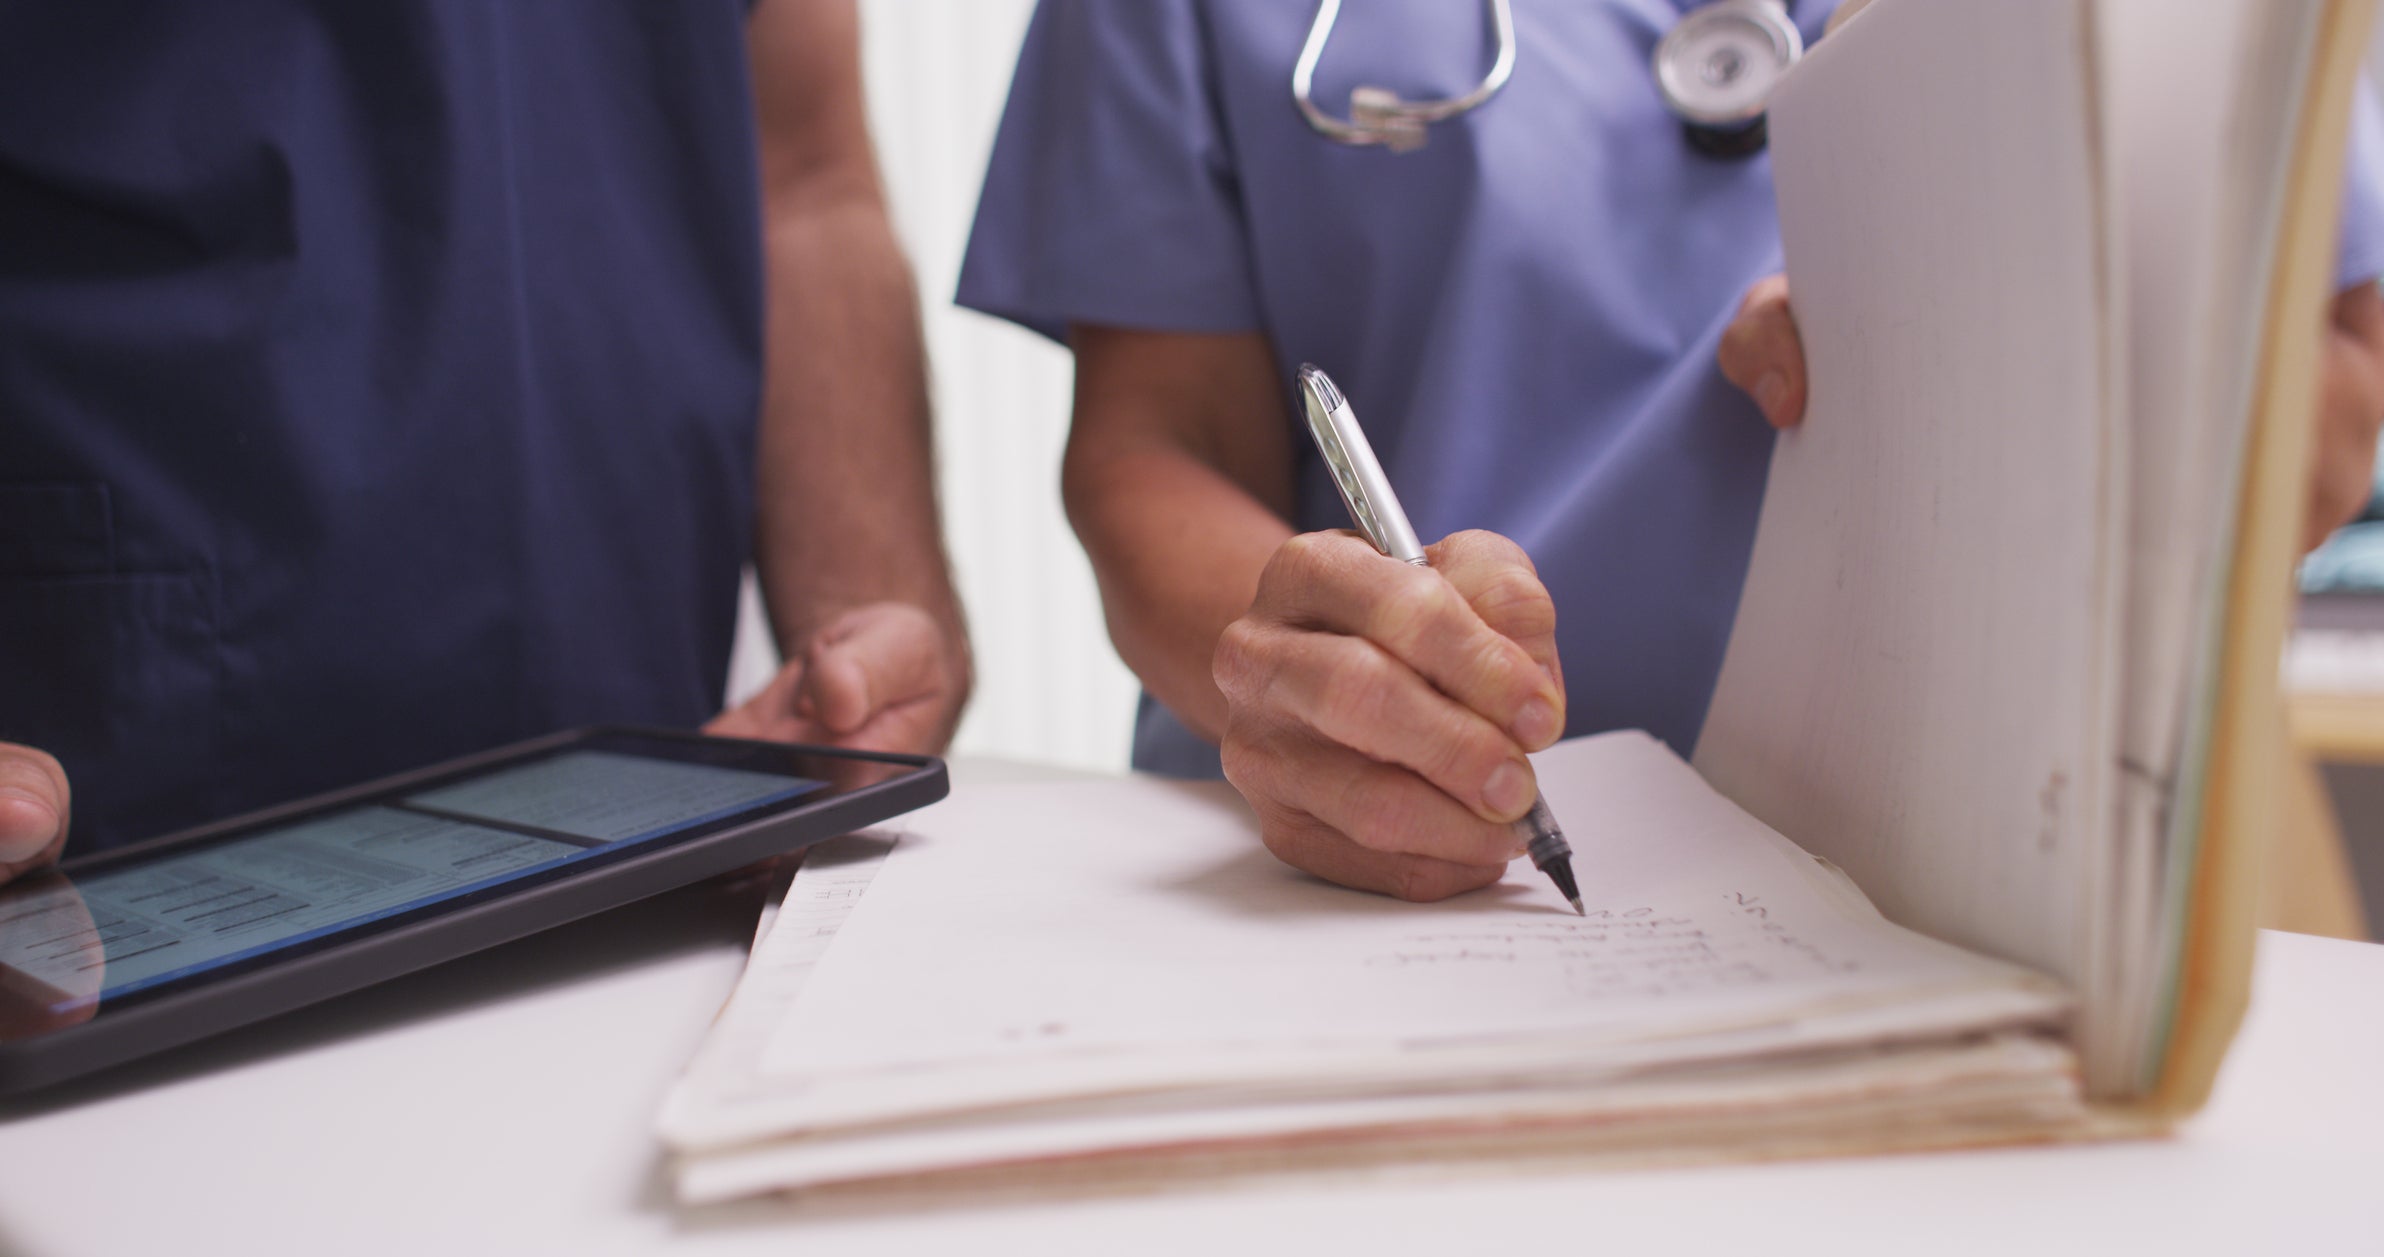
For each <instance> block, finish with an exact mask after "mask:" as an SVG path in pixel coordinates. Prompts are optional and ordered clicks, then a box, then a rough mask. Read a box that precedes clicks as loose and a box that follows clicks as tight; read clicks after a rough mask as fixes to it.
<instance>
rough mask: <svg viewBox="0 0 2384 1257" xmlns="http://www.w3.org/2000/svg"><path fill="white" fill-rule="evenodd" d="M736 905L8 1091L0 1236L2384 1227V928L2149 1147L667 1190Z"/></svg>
mask: <svg viewBox="0 0 2384 1257" xmlns="http://www.w3.org/2000/svg"><path fill="white" fill-rule="evenodd" d="M752 906H753V901H752V900H751V899H749V898H740V897H737V896H733V895H731V894H729V893H727V892H725V891H722V890H718V889H698V890H695V891H689V892H683V893H680V894H677V895H673V896H668V897H665V898H664V899H661V900H657V901H655V902H653V903H649V904H645V905H640V906H638V907H636V908H632V909H627V910H624V911H623V912H620V913H616V914H613V915H611V916H609V917H606V918H603V919H600V920H597V921H592V922H585V923H582V924H580V925H577V926H574V927H571V928H568V929H565V930H560V931H556V932H554V933H552V934H549V935H546V936H544V937H541V938H536V939H530V940H526V941H524V942H522V943H517V944H514V945H512V946H510V947H506V948H502V949H499V950H497V951H494V952H490V953H487V954H485V955H482V956H478V957H474V958H472V959H470V960H466V961H462V962H459V963H457V964H454V965H451V966H448V967H446V968H445V969H442V970H439V971H437V972H433V973H427V974H420V975H416V976H415V977H413V978H409V979H406V980H403V981H401V982H398V983H394V984H391V985H389V986H385V987H382V988H380V989H378V990H375V991H369V992H365V993H362V994H361V995H358V996H352V997H349V998H348V999H345V1000H342V1001H337V1002H335V1003H333V1004H329V1005H325V1006H322V1007H318V1008H315V1009H311V1010H308V1011H306V1012H304V1013H300V1014H297V1015H293V1016H291V1017H288V1018H284V1019H283V1020H281V1021H279V1022H276V1023H272V1024H269V1025H266V1026H260V1027H256V1028H253V1029H251V1030H249V1031H245V1032H242V1033H240V1034H238V1035H234V1036H229V1037H227V1038H224V1039H221V1040H218V1041H215V1042H212V1043H209V1044H206V1045H203V1046H201V1047H198V1048H195V1049H193V1050H191V1051H189V1052H187V1053H185V1054H184V1055H182V1056H181V1057H179V1058H177V1059H176V1060H175V1061H174V1062H173V1063H172V1064H171V1065H169V1066H163V1067H148V1068H144V1069H140V1070H138V1071H135V1072H128V1073H120V1074H118V1075H115V1076H112V1077H110V1078H108V1079H106V1080H104V1081H103V1082H102V1083H101V1084H100V1085H97V1086H86V1087H83V1088H80V1089H78V1090H77V1091H75V1092H73V1093H71V1096H72V1098H73V1099H75V1100H76V1102H75V1103H73V1104H71V1105H64V1106H53V1107H50V1108H48V1109H45V1110H39V1111H31V1112H25V1111H21V1110H10V1111H8V1112H7V1113H6V1115H5V1116H0V1252H10V1253H25V1254H33V1255H38V1257H49V1255H52V1254H57V1255H60V1257H65V1255H70V1254H84V1253H91V1254H147V1253H176V1254H180V1253H201V1254H207V1253H226V1254H234V1253H236V1254H244V1255H246V1254H256V1255H263V1254H280V1253H302V1254H308V1255H309V1257H315V1255H320V1254H376V1253H390V1254H404V1255H406V1257H423V1255H425V1254H432V1253H463V1254H478V1253H507V1254H510V1253H546V1252H554V1253H571V1254H585V1255H590V1257H593V1255H595V1254H605V1253H628V1252H637V1253H644V1252H654V1251H668V1252H674V1253H703V1254H718V1253H773V1254H776V1253H790V1252H791V1253H807V1254H813V1253H839V1254H841V1253H881V1252H882V1253H892V1252H903V1253H933V1254H939V1255H940V1254H968V1255H970V1257H984V1255H989V1254H1006V1253H1022V1254H1036V1255H1037V1257H1041V1255H1042V1254H1045V1253H1050V1252H1055V1251H1066V1252H1100V1253H1135V1254H1145V1253H1179V1252H1180V1253H1187V1254H1199V1255H1200V1257H1221V1255H1237V1257H1238V1255H1239V1254H1248V1253H1273V1252H1284V1251H1302V1250H1313V1251H1315V1252H1318V1253H1335V1252H1362V1253H1369V1254H1373V1253H1384V1254H1387V1253H1403V1252H1412V1253H1426V1254H1432V1255H1433V1257H1450V1255H1452V1254H1461V1253H1465V1254H1469V1253H1511V1254H1516V1255H1518V1257H1522V1255H1525V1254H1542V1253H1547V1254H1565V1255H1566V1257H1571V1255H1573V1254H1579V1253H1616V1252H1621V1253H1643V1252H1646V1253H1652V1252H1684V1253H1696V1252H1729V1253H1736V1254H1746V1255H1748V1257H1770V1255H1771V1254H1776V1253H1799V1252H1812V1253H1829V1254H1844V1253H1851V1252H1898V1253H1901V1252H1930V1253H1966V1252H1977V1253H1994V1254H1997V1257H2009V1255H2010V1254H2011V1253H2013V1252H2020V1253H2025V1254H2029V1255H2030V1257H2034V1255H2035V1254H2040V1253H2047V1252H2097V1253H2109V1252H2159V1253H2163V1254H2171V1253H2180V1252H2192V1253H2204V1252H2208V1253H2249V1252H2344V1251H2358V1252H2377V1251H2384V1148H2380V1147H2379V1134H2378V1132H2379V1131H2384V947H2378V946H2372V945H2366V944H2356V943H2337V942H2329V941H2324V940H2318V939H2309V938H2303V937H2299V936H2294V935H2277V934H2272V935H2268V936H2266V937H2264V939H2263V940H2262V949H2261V959H2260V979H2259V982H2260V985H2259V987H2258V996H2257V1000H2256V1006H2255V1010H2254V1013H2253V1017H2252V1020H2251V1023H2250V1025H2249V1026H2248V1027H2247V1029H2246V1031H2245V1034H2244V1036H2243V1037H2242V1039H2241V1040H2240V1041H2239V1043H2238V1048H2237V1051H2236V1052H2235V1054H2234V1056H2233V1058H2232V1059H2231V1060H2230V1062H2229V1064H2228V1067H2227V1073H2226V1075H2225V1077H2224V1078H2223V1079H2222V1082H2221V1085H2220V1089H2219V1094H2218V1098H2217V1100H2216V1102H2215V1103H2214V1104H2213V1106H2212V1108H2211V1109H2210V1111H2209V1112H2207V1113H2205V1114H2204V1115H2203V1116H2202V1117H2201V1118H2200V1119H2199V1120H2198V1121H2196V1122H2195V1123H2194V1124H2193V1125H2192V1126H2190V1127H2189V1128H2188V1129H2187V1131H2186V1133H2185V1134H2184V1135H2183V1136H2182V1137H2180V1138H2178V1139H2176V1140H2174V1141H2169V1142H2157V1143H2139V1144H2127V1145H2108V1146H2096V1147H2077V1148H2053V1149H2026V1150H2004V1151H1994V1152H1984V1153H1964V1154H1948V1155H1937V1156H1924V1157H1906V1158H1896V1159H1876V1160H1859V1161H1838V1162H1804V1163H1791V1164H1779V1165H1763V1166H1745V1167H1729V1168H1721V1169H1707V1170H1697V1171H1680V1172H1661V1173H1653V1172H1651V1173H1632V1174H1607V1175H1602V1176H1600V1175H1564V1174H1556V1173H1540V1174H1535V1175H1526V1176H1521V1177H1508V1178H1473V1179H1462V1180H1457V1181H1450V1182H1434V1183H1418V1182H1414V1181H1398V1182H1392V1183H1384V1182H1364V1181H1345V1182H1334V1183H1323V1184H1318V1183H1307V1184H1303V1185H1296V1186H1284V1185H1273V1186H1259V1187H1246V1188H1241V1189H1235V1190H1212V1191H1202V1192H1187V1193H1183V1194H1178V1195H1172V1196H1162V1197H1155V1198H1142V1199H1112V1200H1097V1201H1091V1202H1078V1203H1069V1204H1037V1205H1012V1206H1003V1207H981V1208H970V1209H946V1210H940V1211H930V1212H926V1213H914V1214H911V1215H908V1216H887V1215H883V1214H852V1213H846V1214H841V1215H825V1216H823V1215H820V1214H818V1213H806V1212H804V1211H803V1210H802V1209H801V1208H799V1207H796V1206H791V1205H787V1204H783V1203H763V1204H757V1205H748V1206H737V1207H732V1208H727V1209H721V1210H714V1211H708V1212H702V1213H691V1214H682V1213H679V1212H677V1211H675V1210H674V1209H673V1208H672V1207H671V1206H670V1205H669V1204H668V1203H667V1201H666V1197H665V1194H664V1191H663V1187H662V1183H661V1179H660V1176H659V1173H658V1163H657V1158H656V1150H655V1145H654V1141H653V1139H652V1136H651V1135H650V1133H649V1127H650V1123H651V1119H652V1115H653V1112H654V1108H655V1104H656V1102H657V1098H658V1097H659V1096H660V1094H661V1092H662V1089H663V1087H664V1085H665V1084H666V1082H667V1081H668V1080H669V1079H670V1078H671V1076H672V1075H673V1073H674V1072H675V1071H676V1070H677V1068H678V1067H679V1065H680V1063H681V1062H682V1061H683V1060H684V1059H685V1058H686V1056H687V1053H688V1052H689V1050H690V1049H691V1048H692V1047H693V1046H694V1044H695V1043H696V1041H697V1039H698V1038H699V1037H700V1036H701V1035H702V1034H703V1031H704V1026H705V1023H706V1020H707V1019H708V1018H709V1016H710V1015H711V1013H712V1011H713V1010H714V1009H715V1008H716V1007H718V1005H719V1003H720V1001H721V999H722V998H723V996H724V995H725V994H726V993H727V991H728V989H729V986H730V984H731V983H732V982H733V981H734V979H735V977H736V974H737V970H738V967H739V964H740V962H741V960H742V958H743V944H744V941H745V933H746V931H747V930H748V929H749V928H750V923H751V915H750V914H751V911H752ZM1618 1243H1619V1244H1622V1245H1627V1247H1615V1245H1617V1244H1618ZM1657 1246H1661V1247H1657Z"/></svg>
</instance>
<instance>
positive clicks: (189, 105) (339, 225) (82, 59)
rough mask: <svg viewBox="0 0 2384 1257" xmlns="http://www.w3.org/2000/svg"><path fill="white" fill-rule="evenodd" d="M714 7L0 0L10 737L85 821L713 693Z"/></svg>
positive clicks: (720, 277) (728, 618)
mask: <svg viewBox="0 0 2384 1257" xmlns="http://www.w3.org/2000/svg"><path fill="white" fill-rule="evenodd" d="M743 22H744V6H743V5H742V4H741V3H740V2H739V0H683V2H674V3H672V4H668V5H647V4H643V3H640V2H638V0H402V2H399V0H390V2H385V3H372V4H348V3H342V2H339V0H223V2H222V3H208V4H202V5H168V6H156V5H132V4H125V3H119V2H115V0H89V2H85V3H76V4H71V5H53V4H46V3H31V2H28V3H17V4H7V5H0V739H6V740H13V741H23V742H29V743H32V744H34V745H38V746H43V747H45V749H49V750H51V751H53V752H54V753H57V754H59V755H60V757H61V759H63V760H64V761H65V763H66V765H67V768H68V770H69V773H70V775H71V776H72V779H73V786H74V789H75V817H76V821H75V843H76V848H75V849H82V850H88V849H91V848H92V847H93V846H95V845H108V844H112V843H114V842H117V841H122V840H125V839H128V838H133V837H140V836H144V835H146V834H149V833H154V832H157V831H160V830H163V829H168V828H172V827H176V826H179V825H182V824H186V823H191V822H195V821H197V820H201V819H204V818H208V817H212V816H217V815H222V814H225V813H228V812H232V811H237V810H242V809H246V808H250V807H254V806H258V805H261V804H265V803H269V802H273V801H276V800H279V799H282V798H287V797H289V796H292V795H295V794H300V793H305V792H309V791H315V790H320V789H324V788H328V787H332V786H337V785H340V784H344V783H346V782H348V781H351V780H354V779H356V778H358V777H362V776H366V775H371V774H376V773H382V772H387V771H392V770H396V769H402V768H406V767H409V766H413V765H416V764H419V763H421V762H425V761H428V760H431V759H436V758H440V757H444V756H447V755H452V754H456V753H461V752H464V751H469V750H472V749H475V748H478V747H483V746H487V745H490V744H493V743H497V742H502V741H506V740H509V739H512V738H516V737H521V736H526V735H529V734H532V733H535V732H539V731H542V730H546V729H550V728H555V727H560V726H564V725H569V724H575V723H583V722H590V721H597V720H637V721H651V722H669V723H688V722H692V721H695V720H698V719H700V718H702V717H703V716H704V715H705V714H706V713H707V712H708V711H709V710H710V709H711V708H712V707H713V706H714V705H715V704H716V703H717V700H718V697H719V686H720V683H721V677H722V675H723V674H724V672H725V668H726V656H727V645H728V638H729V634H730V631H731V627H732V624H733V615H734V588H735V583H736V579H737V573H738V570H739V568H740V566H741V564H742V561H743V558H744V555H745V553H746V549H747V545H748V537H749V535H750V515H751V510H752V501H751V496H752V484H751V479H752V476H751V463H752V430H753V424H754V421H755V409H756V406H757V398H758V393H759V371H760V366H759V361H760V328H759V325H760V296H759V285H760V277H759V276H760V272H759V249H760V245H759V230H758V224H757V218H756V216H757V208H756V207H757V202H758V196H757V193H756V191H755V181H754V174H753V166H754V156H753V143H754V141H753V133H752V122H751V97H750V92H749V90H748V86H747V83H746V71H745V60H744V46H743Z"/></svg>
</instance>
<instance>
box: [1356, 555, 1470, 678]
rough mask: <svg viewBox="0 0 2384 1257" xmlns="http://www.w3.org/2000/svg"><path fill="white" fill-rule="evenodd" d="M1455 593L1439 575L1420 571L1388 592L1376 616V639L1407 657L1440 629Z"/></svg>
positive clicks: (1381, 601) (1379, 603)
mask: <svg viewBox="0 0 2384 1257" xmlns="http://www.w3.org/2000/svg"><path fill="white" fill-rule="evenodd" d="M1455 601H1456V594H1455V591H1454V590H1452V589H1451V588H1450V587H1449V583H1448V582H1447V581H1445V580H1443V579H1441V578H1440V577H1439V576H1438V575H1437V574H1435V573H1432V572H1428V571H1423V570H1420V569H1419V570H1416V571H1414V572H1413V573H1412V574H1410V575H1407V576H1405V577H1404V578H1402V579H1401V580H1400V581H1399V582H1398V583H1396V584H1395V585H1393V586H1392V587H1391V588H1390V589H1388V590H1386V591H1385V592H1384V593H1383V595H1382V597H1381V599H1380V601H1379V602H1378V603H1377V610H1376V614H1375V617H1374V624H1375V629H1376V634H1377V635H1376V640H1377V641H1379V642H1381V643H1382V644H1383V645H1384V646H1387V647H1389V648H1390V649H1391V650H1392V652H1393V653H1395V654H1398V655H1401V656H1403V657H1408V656H1412V655H1413V653H1414V651H1415V650H1416V648H1417V646H1419V645H1420V644H1421V643H1423V642H1424V641H1426V640H1427V639H1429V638H1430V637H1431V635H1432V634H1433V633H1434V632H1435V631H1436V630H1437V629H1438V628H1439V627H1440V625H1441V622H1442V621H1443V620H1444V619H1445V618H1446V617H1447V615H1448V613H1449V612H1450V611H1451V610H1452V609H1453V606H1454V603H1455Z"/></svg>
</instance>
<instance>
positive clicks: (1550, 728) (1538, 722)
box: [1515, 698, 1564, 751]
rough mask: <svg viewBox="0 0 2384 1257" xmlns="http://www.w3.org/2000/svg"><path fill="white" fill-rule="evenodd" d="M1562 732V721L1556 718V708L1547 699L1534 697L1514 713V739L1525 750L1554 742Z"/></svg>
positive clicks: (1536, 748)
mask: <svg viewBox="0 0 2384 1257" xmlns="http://www.w3.org/2000/svg"><path fill="white" fill-rule="evenodd" d="M1563 732H1564V722H1563V721H1561V720H1559V719H1557V716H1556V708H1555V707H1553V706H1551V705H1550V704H1549V702H1548V700H1547V699H1544V698H1535V699H1533V700H1531V701H1530V702H1528V703H1525V704H1523V710H1522V711H1520V712H1517V713H1516V715H1515V740H1516V741H1518V742H1521V743H1522V744H1523V746H1524V748H1525V749H1526V750H1533V751H1536V750H1538V749H1540V748H1541V747H1543V746H1546V745H1548V744H1549V743H1551V742H1554V741H1555V740H1556V738H1557V735H1558V734H1561V733H1563Z"/></svg>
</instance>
